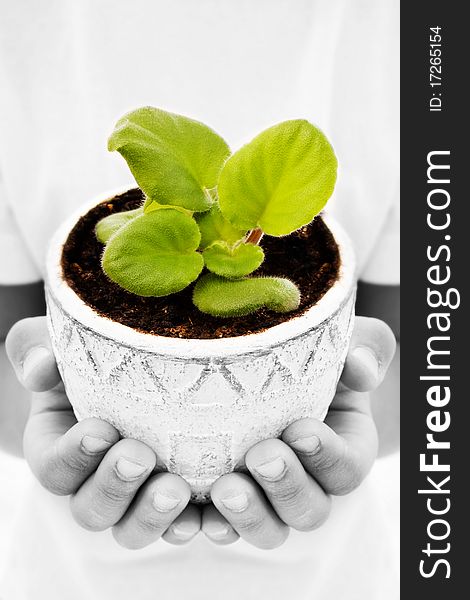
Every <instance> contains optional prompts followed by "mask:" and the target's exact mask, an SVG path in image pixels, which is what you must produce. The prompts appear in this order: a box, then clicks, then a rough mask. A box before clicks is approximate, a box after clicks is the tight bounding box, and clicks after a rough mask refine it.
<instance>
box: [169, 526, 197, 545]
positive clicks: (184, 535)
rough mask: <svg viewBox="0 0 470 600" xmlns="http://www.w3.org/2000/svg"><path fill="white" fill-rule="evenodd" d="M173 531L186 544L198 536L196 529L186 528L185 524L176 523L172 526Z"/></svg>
mask: <svg viewBox="0 0 470 600" xmlns="http://www.w3.org/2000/svg"><path fill="white" fill-rule="evenodd" d="M171 531H172V532H173V533H174V535H175V536H176V537H177V538H178V539H180V540H181V541H183V542H186V541H188V540H190V539H191V538H193V537H194V536H195V535H196V532H195V531H194V529H193V528H192V527H191V528H186V526H185V524H184V523H176V524H174V525H172V526H171Z"/></svg>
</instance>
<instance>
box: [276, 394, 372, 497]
mask: <svg viewBox="0 0 470 600" xmlns="http://www.w3.org/2000/svg"><path fill="white" fill-rule="evenodd" d="M342 395H348V396H355V397H357V396H363V394H358V393H356V392H351V391H349V390H348V391H346V392H342V393H339V394H337V397H336V398H335V402H336V406H337V407H338V409H335V408H332V409H330V412H329V413H328V415H327V418H326V420H325V423H322V422H321V421H318V420H316V419H301V420H299V421H296V422H295V423H293V424H292V425H290V426H289V427H287V429H285V431H284V432H283V434H282V439H283V441H284V442H285V443H286V444H288V445H289V446H290V447H291V448H293V450H294V451H295V453H296V454H297V456H298V457H299V460H300V462H301V463H302V465H303V466H304V468H305V469H306V471H307V472H308V473H310V475H312V477H314V478H315V479H316V481H318V483H320V485H321V486H322V487H323V489H324V490H325V491H326V492H327V493H329V494H334V495H344V494H348V493H349V492H351V491H353V490H354V489H355V488H357V487H358V486H359V485H360V483H361V482H362V481H363V480H364V478H365V477H366V475H367V473H368V472H369V471H370V469H371V467H372V465H373V463H374V460H375V458H376V456H377V447H378V444H377V432H376V429H375V425H374V422H373V419H372V418H371V416H370V414H368V413H367V412H360V411H358V410H348V408H346V407H347V406H349V405H350V403H354V404H356V405H358V406H360V405H361V403H360V402H359V400H356V401H354V400H353V399H351V398H350V399H349V400H345V399H344V398H341V396H342Z"/></svg>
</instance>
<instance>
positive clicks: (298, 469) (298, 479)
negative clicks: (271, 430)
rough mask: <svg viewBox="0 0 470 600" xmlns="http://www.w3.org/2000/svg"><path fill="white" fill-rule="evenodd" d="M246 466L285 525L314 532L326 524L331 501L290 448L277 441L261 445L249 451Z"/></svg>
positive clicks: (269, 441)
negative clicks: (313, 530)
mask: <svg viewBox="0 0 470 600" xmlns="http://www.w3.org/2000/svg"><path fill="white" fill-rule="evenodd" d="M245 463H246V466H247V467H248V469H249V471H250V473H251V474H252V475H253V477H254V479H255V480H256V481H257V482H258V484H259V485H260V486H261V487H262V489H263V490H264V493H265V494H266V496H267V497H268V500H269V501H270V503H271V505H272V506H273V508H274V510H275V511H276V513H277V514H278V515H279V517H280V518H281V519H282V520H283V521H284V523H286V524H287V525H289V526H290V527H293V528H294V529H297V530H299V531H311V530H312V529H316V528H317V527H319V526H320V525H321V524H322V523H324V522H325V520H326V518H327V517H328V515H329V513H330V505H331V501H330V498H329V496H327V494H325V492H324V491H323V489H322V488H321V486H320V485H318V483H316V481H315V480H314V479H313V478H312V477H310V475H309V474H308V473H307V472H306V471H305V469H304V467H303V466H302V463H301V462H300V461H299V459H298V458H297V456H296V454H295V452H294V451H293V450H292V449H291V448H289V446H288V445H287V444H285V443H284V442H282V441H281V440H277V439H273V440H265V441H263V442H260V443H258V444H256V445H255V446H253V447H252V448H251V449H250V450H249V451H248V453H247V455H246V457H245Z"/></svg>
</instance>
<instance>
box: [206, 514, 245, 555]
mask: <svg viewBox="0 0 470 600" xmlns="http://www.w3.org/2000/svg"><path fill="white" fill-rule="evenodd" d="M201 531H202V532H203V533H204V535H205V536H206V537H208V538H209V539H210V540H211V542H214V544H217V545H219V546H226V545H227V544H233V542H236V541H237V540H238V538H239V537H240V536H239V535H238V533H237V532H236V531H235V529H234V528H233V527H232V526H231V525H230V523H229V522H228V521H227V519H226V518H225V517H224V516H222V515H221V514H220V512H219V511H218V510H217V509H216V508H215V506H214V505H213V504H206V505H205V506H204V507H203V509H202V525H201Z"/></svg>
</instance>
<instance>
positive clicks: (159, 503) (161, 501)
mask: <svg viewBox="0 0 470 600" xmlns="http://www.w3.org/2000/svg"><path fill="white" fill-rule="evenodd" d="M180 502H181V500H180V499H179V498H175V496H168V495H167V494H165V493H164V492H159V491H156V492H154V494H153V498H152V503H153V506H154V507H155V508H156V509H157V510H158V511H159V512H169V511H170V510H173V509H174V508H176V507H177V506H178V504H179V503H180Z"/></svg>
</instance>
